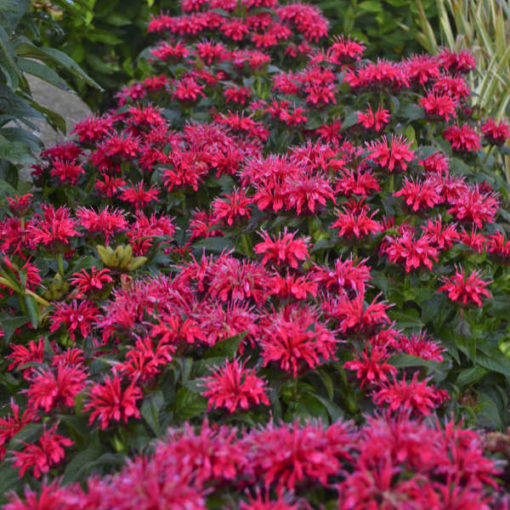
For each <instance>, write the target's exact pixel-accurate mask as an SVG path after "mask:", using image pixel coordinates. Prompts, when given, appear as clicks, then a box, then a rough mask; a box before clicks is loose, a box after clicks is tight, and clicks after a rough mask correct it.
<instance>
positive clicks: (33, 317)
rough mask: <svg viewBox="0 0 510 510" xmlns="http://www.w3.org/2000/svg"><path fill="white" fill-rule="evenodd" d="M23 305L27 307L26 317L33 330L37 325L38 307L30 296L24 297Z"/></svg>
mask: <svg viewBox="0 0 510 510" xmlns="http://www.w3.org/2000/svg"><path fill="white" fill-rule="evenodd" d="M24 298H25V304H26V305H27V310H28V316H29V317H30V322H31V323H32V326H33V328H34V329H36V328H37V326H38V325H39V305H38V304H37V301H36V300H35V299H34V298H33V297H32V296H27V295H25V296H24Z"/></svg>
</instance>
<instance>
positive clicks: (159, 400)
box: [140, 390, 165, 436]
mask: <svg viewBox="0 0 510 510" xmlns="http://www.w3.org/2000/svg"><path fill="white" fill-rule="evenodd" d="M164 405H165V399H164V398H163V393H162V392H161V390H157V391H155V392H153V393H151V394H150V395H149V396H147V397H145V399H144V401H143V404H142V407H141V409H140V413H141V415H142V417H143V419H144V420H145V422H146V423H147V425H148V426H149V427H150V429H151V430H152V432H154V434H155V435H156V436H159V435H160V434H161V426H160V423H159V412H160V410H161V409H162V407H163V406H164Z"/></svg>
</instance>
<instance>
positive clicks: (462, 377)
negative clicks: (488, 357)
mask: <svg viewBox="0 0 510 510" xmlns="http://www.w3.org/2000/svg"><path fill="white" fill-rule="evenodd" d="M487 373H488V371H487V370H486V369H485V368H483V367H471V368H468V369H466V370H462V372H461V373H460V374H459V376H458V377H457V380H456V381H455V382H456V384H457V385H458V386H460V387H461V388H462V387H463V386H469V385H471V384H474V383H477V382H478V381H480V380H481V379H482V378H483V377H485V375H487Z"/></svg>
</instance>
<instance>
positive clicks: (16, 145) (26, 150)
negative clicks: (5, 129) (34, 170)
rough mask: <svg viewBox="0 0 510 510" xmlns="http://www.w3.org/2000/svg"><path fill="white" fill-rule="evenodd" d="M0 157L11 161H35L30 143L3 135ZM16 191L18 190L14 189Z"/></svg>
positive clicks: (0, 140)
mask: <svg viewBox="0 0 510 510" xmlns="http://www.w3.org/2000/svg"><path fill="white" fill-rule="evenodd" d="M0 159H6V160H7V161H10V162H11V163H33V162H34V161H35V159H34V157H33V156H32V153H31V151H30V147H29V145H28V144H26V143H23V142H11V141H9V140H7V138H4V137H3V136H1V135H0ZM4 182H5V181H4ZM14 193H16V190H14Z"/></svg>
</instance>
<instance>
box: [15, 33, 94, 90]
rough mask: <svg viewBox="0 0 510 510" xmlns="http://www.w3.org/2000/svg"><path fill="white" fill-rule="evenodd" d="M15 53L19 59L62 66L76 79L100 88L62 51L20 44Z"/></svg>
mask: <svg viewBox="0 0 510 510" xmlns="http://www.w3.org/2000/svg"><path fill="white" fill-rule="evenodd" d="M16 51H17V53H18V55H19V56H21V57H28V58H35V59H38V60H42V61H43V62H46V63H47V64H54V65H55V64H56V65H59V66H62V67H63V68H64V69H66V71H69V72H70V73H72V74H73V75H75V76H76V77H78V78H81V79H82V80H84V81H85V82H86V83H88V84H89V85H91V86H92V87H95V88H97V89H99V90H103V89H102V87H101V86H100V85H99V84H98V83H97V82H96V81H95V80H93V79H92V78H91V77H90V76H89V75H88V74H87V73H86V72H85V71H84V70H83V69H82V68H81V67H80V66H79V65H78V64H77V63H76V62H75V61H74V60H73V59H72V58H71V57H70V56H69V55H67V54H65V53H64V52H63V51H60V50H57V49H55V48H44V47H41V48H38V47H37V46H34V45H33V44H31V43H30V42H21V43H20V44H18V45H17V46H16Z"/></svg>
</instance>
